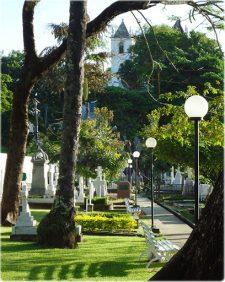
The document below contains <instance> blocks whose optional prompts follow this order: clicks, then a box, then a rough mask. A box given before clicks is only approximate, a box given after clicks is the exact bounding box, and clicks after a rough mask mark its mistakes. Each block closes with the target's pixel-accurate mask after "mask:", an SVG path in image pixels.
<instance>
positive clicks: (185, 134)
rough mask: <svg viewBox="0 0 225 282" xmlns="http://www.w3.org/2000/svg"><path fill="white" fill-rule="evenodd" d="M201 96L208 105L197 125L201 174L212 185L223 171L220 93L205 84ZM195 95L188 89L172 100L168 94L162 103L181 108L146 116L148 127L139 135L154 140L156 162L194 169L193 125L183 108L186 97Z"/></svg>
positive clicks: (221, 95)
mask: <svg viewBox="0 0 225 282" xmlns="http://www.w3.org/2000/svg"><path fill="white" fill-rule="evenodd" d="M203 93H204V95H205V97H206V99H207V100H208V102H209V112H208V114H207V116H206V117H205V118H204V120H203V121H202V122H201V123H200V144H199V146H200V173H201V174H202V175H203V176H204V177H206V178H209V179H210V180H211V182H214V181H215V180H216V178H217V175H218V173H219V172H220V171H221V170H222V167H223V130H224V128H223V92H222V91H221V90H220V89H215V88H213V87H212V86H211V85H210V84H206V85H205V89H204V91H203ZM197 94H198V92H197V90H196V88H195V87H191V86H190V87H188V89H187V91H186V92H181V91H180V92H176V93H173V96H172V97H171V93H168V95H167V94H165V95H164V99H165V100H167V99H168V100H169V101H171V102H173V101H174V100H176V99H180V101H181V106H179V105H173V104H168V105H167V106H163V107H160V108H158V109H155V110H153V111H152V112H151V113H150V114H149V115H148V119H149V123H148V125H146V126H145V127H144V128H143V130H142V132H141V135H142V136H143V137H144V138H147V137H149V136H152V137H154V138H156V140H157V146H156V149H155V151H154V152H155V155H156V157H157V158H158V159H159V160H162V161H165V162H168V163H170V164H171V165H177V164H180V165H183V166H189V167H193V164H194V125H193V122H191V121H190V120H189V119H188V117H187V115H186V114H185V112H184V108H183V105H184V102H185V100H186V99H187V98H188V97H189V96H192V95H197ZM145 150H146V149H145Z"/></svg>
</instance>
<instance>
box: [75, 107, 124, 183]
mask: <svg viewBox="0 0 225 282" xmlns="http://www.w3.org/2000/svg"><path fill="white" fill-rule="evenodd" d="M112 120H113V113H112V111H109V110H108V109H107V108H101V109H98V108H96V109H95V119H94V120H90V119H88V120H85V121H83V122H82V124H81V132H80V138H79V140H80V141H79V154H78V161H77V173H78V174H81V175H83V176H85V177H92V178H94V177H96V173H95V168H96V165H100V166H102V167H103V169H104V172H105V173H106V176H107V178H108V179H112V178H115V177H116V176H117V175H118V173H119V172H120V171H121V170H122V168H123V167H124V165H125V160H126V157H128V156H127V154H125V152H124V145H123V142H121V141H120V140H119V133H118V132H117V131H115V130H113V129H112V127H111V125H110V123H111V122H112Z"/></svg>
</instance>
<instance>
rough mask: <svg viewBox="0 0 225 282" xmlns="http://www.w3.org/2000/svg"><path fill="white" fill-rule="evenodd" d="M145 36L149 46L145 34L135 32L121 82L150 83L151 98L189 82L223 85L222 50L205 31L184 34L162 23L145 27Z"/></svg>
mask: <svg viewBox="0 0 225 282" xmlns="http://www.w3.org/2000/svg"><path fill="white" fill-rule="evenodd" d="M145 36H146V39H147V42H148V45H146V40H145V37H144V35H143V34H140V35H138V36H137V37H136V42H135V44H134V46H132V47H131V59H130V60H128V61H125V63H124V64H122V65H121V67H120V70H119V74H120V76H121V78H122V81H125V82H126V85H128V86H130V88H132V89H134V88H140V87H141V86H143V85H146V84H147V83H149V91H150V92H151V94H152V95H153V96H154V97H158V96H159V95H160V94H162V93H166V92H170V91H171V92H174V91H180V90H183V89H185V88H186V87H187V86H188V85H193V86H196V87H197V90H198V91H202V90H203V86H204V84H205V83H206V82H210V83H211V85H212V86H213V87H217V88H220V89H222V88H223V69H224V68H223V65H224V63H223V53H222V52H221V51H220V49H219V47H218V45H217V42H216V41H215V40H213V39H210V38H208V37H207V36H206V35H205V34H204V33H200V32H196V31H191V32H190V34H186V33H182V32H181V31H179V30H177V29H175V28H171V27H169V26H165V25H161V26H154V27H146V29H145ZM159 46H160V48H159ZM148 47H149V48H148ZM149 49H150V52H151V56H152V59H153V60H154V64H153V65H152V63H153V62H152V60H151V59H150V58H149V57H150V55H149ZM146 58H147V59H146ZM126 85H125V86H126Z"/></svg>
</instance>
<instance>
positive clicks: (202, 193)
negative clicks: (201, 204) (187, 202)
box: [199, 184, 209, 201]
mask: <svg viewBox="0 0 225 282" xmlns="http://www.w3.org/2000/svg"><path fill="white" fill-rule="evenodd" d="M208 194H209V185H208V184H200V185H199V198H200V201H202V200H205V198H206V197H207V196H208Z"/></svg>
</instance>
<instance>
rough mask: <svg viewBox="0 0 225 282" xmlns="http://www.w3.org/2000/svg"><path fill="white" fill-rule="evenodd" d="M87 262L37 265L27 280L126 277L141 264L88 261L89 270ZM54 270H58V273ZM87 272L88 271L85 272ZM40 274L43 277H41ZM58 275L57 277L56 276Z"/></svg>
mask: <svg viewBox="0 0 225 282" xmlns="http://www.w3.org/2000/svg"><path fill="white" fill-rule="evenodd" d="M85 266H86V264H85V263H81V262H78V263H74V264H72V263H70V264H67V265H65V264H64V265H62V266H61V267H59V265H49V266H48V265H45V266H40V265H39V266H35V267H33V268H31V270H30V273H29V274H28V277H27V280H32V281H34V280H40V279H41V278H42V277H43V278H44V279H45V280H53V279H57V280H66V279H68V278H75V279H79V278H85V277H88V278H94V277H102V278H104V277H126V276H127V275H128V272H129V271H130V270H134V269H135V268H140V265H135V264H132V263H128V262H124V261H117V262H115V261H107V262H99V263H91V264H89V263H87V266H89V267H88V268H87V270H85V269H84V268H85ZM54 272H57V274H56V273H55V275H54ZM85 272H86V273H85ZM40 275H41V276H42V277H40ZM56 276H57V277H56Z"/></svg>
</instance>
